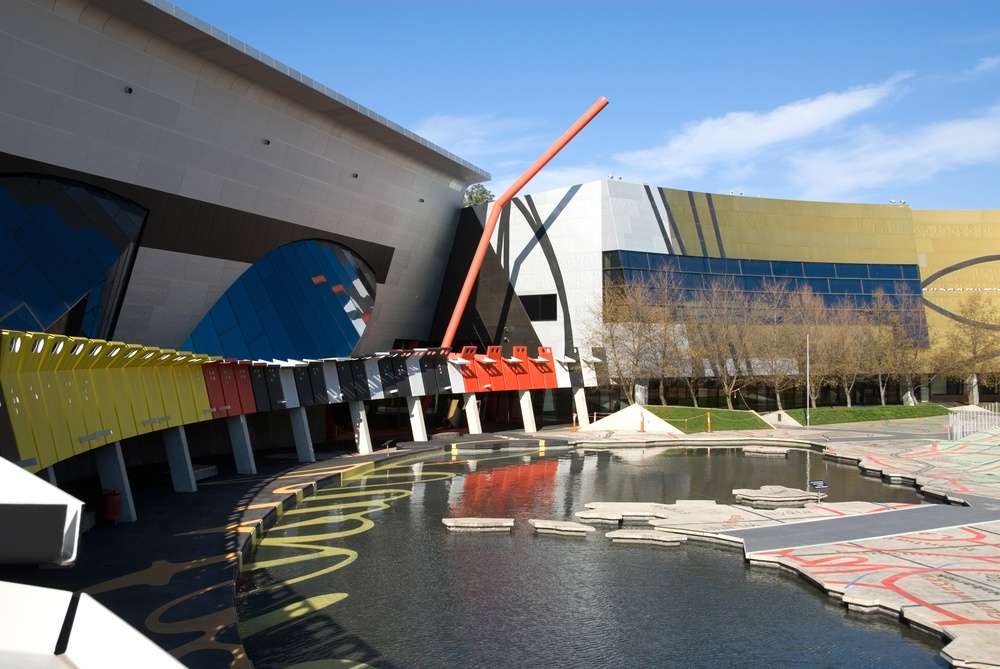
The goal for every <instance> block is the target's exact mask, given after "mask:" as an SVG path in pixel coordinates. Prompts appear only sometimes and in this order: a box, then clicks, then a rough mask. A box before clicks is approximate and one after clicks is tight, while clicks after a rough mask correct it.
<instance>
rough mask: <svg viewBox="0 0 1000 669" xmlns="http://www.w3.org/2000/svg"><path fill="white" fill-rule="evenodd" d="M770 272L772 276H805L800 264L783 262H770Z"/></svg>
mask: <svg viewBox="0 0 1000 669" xmlns="http://www.w3.org/2000/svg"><path fill="white" fill-rule="evenodd" d="M771 271H772V272H773V276H786V277H798V276H805V274H803V273H802V263H800V262H788V261H785V260H772V261H771ZM745 273H746V272H744V274H745Z"/></svg>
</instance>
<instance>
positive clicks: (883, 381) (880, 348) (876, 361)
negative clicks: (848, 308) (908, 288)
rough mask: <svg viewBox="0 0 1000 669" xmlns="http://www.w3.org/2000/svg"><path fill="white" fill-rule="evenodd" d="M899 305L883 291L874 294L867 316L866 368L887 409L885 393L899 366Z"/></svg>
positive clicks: (865, 339) (864, 350)
mask: <svg viewBox="0 0 1000 669" xmlns="http://www.w3.org/2000/svg"><path fill="white" fill-rule="evenodd" d="M895 312H896V305H894V304H893V302H892V300H891V299H890V298H889V296H888V295H886V294H885V291H883V290H882V289H881V288H878V289H876V290H875V291H874V292H873V293H872V301H871V304H870V305H869V306H868V308H867V310H866V314H865V320H866V325H867V327H866V328H865V333H864V348H863V351H862V354H863V356H864V367H865V370H866V373H867V375H868V377H869V378H871V379H873V380H874V381H875V382H876V383H877V384H878V395H879V400H880V401H881V403H882V406H885V393H886V388H887V387H888V385H889V380H890V379H891V378H892V375H893V372H894V371H895V370H896V369H897V368H898V365H896V362H895V360H896V357H897V356H896V348H895V338H896V333H895V331H894V328H893V324H894V322H895V320H896V314H895Z"/></svg>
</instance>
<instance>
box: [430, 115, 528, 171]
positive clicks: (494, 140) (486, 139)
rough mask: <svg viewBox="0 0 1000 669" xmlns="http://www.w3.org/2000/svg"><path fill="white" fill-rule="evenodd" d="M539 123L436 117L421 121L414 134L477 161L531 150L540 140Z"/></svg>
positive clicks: (482, 118) (488, 117)
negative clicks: (535, 130)
mask: <svg viewBox="0 0 1000 669" xmlns="http://www.w3.org/2000/svg"><path fill="white" fill-rule="evenodd" d="M535 125H536V123H535V122H533V121H531V120H530V119H525V118H509V119H501V118H496V117H495V116H492V115H488V114H470V115H451V114H437V115H435V116H431V117H429V118H426V119H424V120H423V121H421V122H420V123H419V124H417V126H416V127H415V128H413V132H415V133H416V134H418V135H420V136H421V137H423V138H425V139H427V140H428V141H430V142H433V143H434V144H437V145H438V146H440V147H442V148H444V149H447V150H448V151H451V152H452V153H454V154H456V155H459V156H462V157H463V158H465V159H466V160H471V161H472V162H475V161H477V160H482V159H483V158H485V157H488V156H496V155H504V154H510V153H516V152H519V151H523V150H525V149H530V148H531V147H532V146H534V144H535V143H536V142H537V141H538V140H537V138H536V137H534V136H533V135H532V134H530V133H531V129H532V127H533V126H535Z"/></svg>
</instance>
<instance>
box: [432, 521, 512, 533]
mask: <svg viewBox="0 0 1000 669" xmlns="http://www.w3.org/2000/svg"><path fill="white" fill-rule="evenodd" d="M441 522H442V523H444V526H445V527H447V528H448V531H449V532H510V531H512V530H513V528H514V519H513V518H442V519H441Z"/></svg>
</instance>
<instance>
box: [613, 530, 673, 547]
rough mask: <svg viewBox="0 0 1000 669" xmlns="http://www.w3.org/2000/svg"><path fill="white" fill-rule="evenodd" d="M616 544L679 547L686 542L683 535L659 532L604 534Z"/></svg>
mask: <svg viewBox="0 0 1000 669" xmlns="http://www.w3.org/2000/svg"><path fill="white" fill-rule="evenodd" d="M604 536H606V537H607V538H609V539H611V541H613V542H615V543H616V544H652V545H654V546H680V545H681V544H682V543H684V542H685V541H687V537H686V536H684V535H683V534H673V533H672V532H663V531H661V530H614V531H611V532H608V533H607V534H605V535H604Z"/></svg>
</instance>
